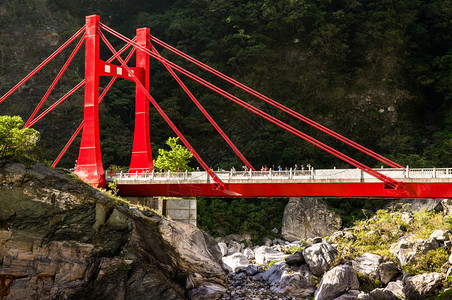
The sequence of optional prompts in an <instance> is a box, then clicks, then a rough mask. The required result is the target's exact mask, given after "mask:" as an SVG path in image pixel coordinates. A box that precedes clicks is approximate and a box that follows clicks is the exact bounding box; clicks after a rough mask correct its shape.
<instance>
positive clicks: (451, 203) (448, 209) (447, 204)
mask: <svg viewBox="0 0 452 300" xmlns="http://www.w3.org/2000/svg"><path fill="white" fill-rule="evenodd" d="M441 205H442V207H443V215H444V216H448V215H450V214H452V199H442V200H441Z"/></svg>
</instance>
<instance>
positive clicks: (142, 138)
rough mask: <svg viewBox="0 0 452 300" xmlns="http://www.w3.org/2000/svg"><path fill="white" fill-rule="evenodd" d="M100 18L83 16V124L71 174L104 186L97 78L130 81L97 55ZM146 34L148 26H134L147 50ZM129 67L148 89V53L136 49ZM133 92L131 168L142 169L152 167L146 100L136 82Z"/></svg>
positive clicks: (116, 68)
mask: <svg viewBox="0 0 452 300" xmlns="http://www.w3.org/2000/svg"><path fill="white" fill-rule="evenodd" d="M99 21H100V18H99V16H98V15H93V16H88V17H86V41H85V105H84V125H83V133H82V140H81V144H80V152H79V156H78V160H77V163H76V167H75V171H74V173H76V174H77V175H78V176H79V177H80V178H81V179H82V180H83V181H85V182H90V183H92V184H93V185H95V186H99V187H103V186H105V185H106V183H105V176H104V169H103V165H102V156H101V150H100V136H99V77H100V76H116V77H121V78H124V79H127V80H131V81H133V80H132V79H131V75H130V74H128V73H127V71H126V70H125V69H124V68H123V67H121V66H116V65H113V64H110V63H107V62H105V61H103V60H101V59H100V58H99V41H100V35H99V30H100V29H99ZM148 34H149V29H148V28H141V29H137V43H138V44H139V45H141V46H143V47H145V48H146V49H149V48H150V45H149V41H148V38H147V36H148ZM130 69H131V71H132V72H134V74H135V75H136V76H137V78H138V79H139V80H140V82H141V84H142V85H143V86H144V87H145V88H146V90H147V91H149V55H148V54H146V53H145V52H144V51H142V50H140V49H139V48H138V49H137V50H136V67H135V68H130ZM135 93H136V100H135V101H136V103H135V134H134V141H133V150H132V159H131V163H130V170H131V172H138V171H139V172H141V171H143V170H152V169H153V163H152V153H151V144H150V138H149V100H148V99H147V98H146V95H145V93H143V91H142V89H140V88H139V87H138V84H136V89H135Z"/></svg>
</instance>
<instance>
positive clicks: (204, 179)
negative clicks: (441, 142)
mask: <svg viewBox="0 0 452 300" xmlns="http://www.w3.org/2000/svg"><path fill="white" fill-rule="evenodd" d="M374 170H375V171H377V172H379V173H381V174H383V175H386V176H388V177H390V178H392V179H395V180H399V181H404V182H451V181H452V168H427V169H411V168H408V167H407V168H406V169H395V168H381V169H374ZM214 173H215V175H216V176H217V177H218V178H219V179H220V180H222V181H223V182H226V183H231V182H237V183H238V182H261V183H264V182H380V181H381V180H380V179H378V178H376V177H374V176H372V175H370V174H368V173H366V172H364V171H363V170H361V169H319V170H314V168H311V169H310V170H292V169H290V170H283V171H275V170H269V171H235V170H233V171H214ZM113 178H116V180H117V183H118V184H122V183H124V184H126V183H128V184H131V183H134V184H144V183H146V184H149V183H151V184H152V183H165V184H168V183H172V182H173V183H175V184H179V183H211V182H212V179H211V178H210V176H209V174H208V173H207V172H204V171H203V172H170V171H167V172H151V173H144V172H143V173H139V172H136V173H115V174H106V179H107V180H108V181H110V180H113Z"/></svg>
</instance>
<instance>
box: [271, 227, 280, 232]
mask: <svg viewBox="0 0 452 300" xmlns="http://www.w3.org/2000/svg"><path fill="white" fill-rule="evenodd" d="M271 232H272V233H278V232H279V230H278V228H273V229H272V230H271Z"/></svg>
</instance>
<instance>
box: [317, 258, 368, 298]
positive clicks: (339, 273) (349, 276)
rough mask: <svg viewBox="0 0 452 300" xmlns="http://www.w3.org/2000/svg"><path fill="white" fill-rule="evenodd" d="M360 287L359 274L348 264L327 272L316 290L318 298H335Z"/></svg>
mask: <svg viewBox="0 0 452 300" xmlns="http://www.w3.org/2000/svg"><path fill="white" fill-rule="evenodd" d="M358 288H359V281H358V276H357V275H356V272H355V270H353V268H352V267H351V266H348V265H340V266H337V267H334V268H333V269H331V270H330V271H328V272H326V273H325V275H324V276H323V278H322V280H321V281H320V284H319V287H318V288H317V290H316V291H315V299H316V300H330V299H334V298H336V297H338V296H340V295H342V294H344V293H345V292H347V291H348V290H356V289H358Z"/></svg>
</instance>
